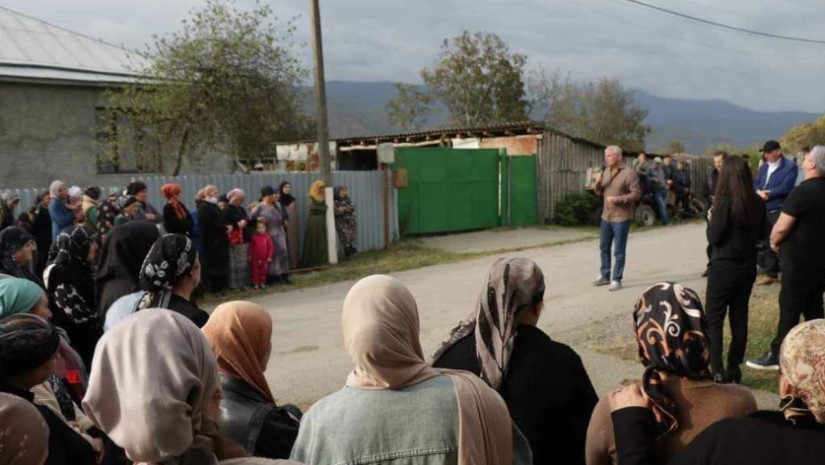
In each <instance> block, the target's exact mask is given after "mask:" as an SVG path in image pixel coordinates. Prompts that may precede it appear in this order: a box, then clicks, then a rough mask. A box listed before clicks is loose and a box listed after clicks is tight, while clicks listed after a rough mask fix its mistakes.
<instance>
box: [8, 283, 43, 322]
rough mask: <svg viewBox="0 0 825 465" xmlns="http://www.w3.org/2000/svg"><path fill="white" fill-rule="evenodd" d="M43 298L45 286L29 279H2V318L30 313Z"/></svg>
mask: <svg viewBox="0 0 825 465" xmlns="http://www.w3.org/2000/svg"><path fill="white" fill-rule="evenodd" d="M42 298H43V288H41V287H40V286H38V285H37V284H35V283H33V282H31V281H29V280H28V279H22V278H5V279H0V318H5V317H7V316H11V315H17V314H19V313H28V312H30V311H31V310H32V309H33V308H34V307H35V306H36V305H37V303H38V302H40V299H42Z"/></svg>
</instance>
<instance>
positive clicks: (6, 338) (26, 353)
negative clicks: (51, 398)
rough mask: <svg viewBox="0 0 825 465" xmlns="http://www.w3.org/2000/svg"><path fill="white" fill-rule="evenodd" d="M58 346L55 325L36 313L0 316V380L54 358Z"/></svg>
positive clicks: (31, 369)
mask: <svg viewBox="0 0 825 465" xmlns="http://www.w3.org/2000/svg"><path fill="white" fill-rule="evenodd" d="M59 346H60V334H59V333H58V331H57V328H55V327H54V325H52V324H51V323H49V322H48V321H46V320H44V319H43V318H40V317H39V316H37V315H32V314H30V313H21V314H18V315H12V316H9V317H5V318H3V319H0V379H6V378H8V377H10V376H16V375H20V374H23V373H29V372H31V371H33V370H35V369H37V368H38V367H40V366H41V365H43V364H44V363H46V362H48V361H49V359H50V358H52V357H54V354H55V353H57V349H58V347H59Z"/></svg>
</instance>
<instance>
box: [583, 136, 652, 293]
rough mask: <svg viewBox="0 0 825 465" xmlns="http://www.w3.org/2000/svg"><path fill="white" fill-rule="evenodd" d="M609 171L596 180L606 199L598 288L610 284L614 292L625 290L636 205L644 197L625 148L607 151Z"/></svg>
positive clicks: (599, 192) (605, 157)
mask: <svg viewBox="0 0 825 465" xmlns="http://www.w3.org/2000/svg"><path fill="white" fill-rule="evenodd" d="M604 161H605V169H604V171H602V174H601V175H599V178H598V179H597V180H596V186H595V187H596V193H598V194H599V195H602V196H604V210H603V211H602V221H601V228H600V232H599V236H600V240H599V250H600V251H601V259H602V266H601V269H600V270H599V277H598V278H597V279H596V281H594V282H593V284H594V285H595V286H604V285H606V284H610V290H611V291H617V290H619V289H621V288H622V274H623V273H624V262H625V248H626V247H627V235H628V233H629V232H630V219H631V217H632V216H633V204H635V203H636V202H638V201H639V199H640V198H641V197H642V190H641V188H640V187H639V178H638V177H637V176H636V172H635V171H634V170H633V169H632V168H630V167H629V166H627V165H626V164H625V163H624V157H623V156H622V149H621V148H620V147H619V146H617V145H611V146H610V147H608V148H606V149H605V150H604ZM611 246H612V247H613V258H614V264H613V276H612V280H611V275H610V249H611Z"/></svg>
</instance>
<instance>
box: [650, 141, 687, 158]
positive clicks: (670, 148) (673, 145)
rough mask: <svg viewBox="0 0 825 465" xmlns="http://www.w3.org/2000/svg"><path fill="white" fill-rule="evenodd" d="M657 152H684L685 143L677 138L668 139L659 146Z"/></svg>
mask: <svg viewBox="0 0 825 465" xmlns="http://www.w3.org/2000/svg"><path fill="white" fill-rule="evenodd" d="M656 152H657V153H667V154H671V155H672V154H674V153H684V152H685V144H683V143H682V142H681V141H678V140H672V141H669V142H668V143H667V144H666V145H665V146H664V147H661V148H659V149H657V150H656Z"/></svg>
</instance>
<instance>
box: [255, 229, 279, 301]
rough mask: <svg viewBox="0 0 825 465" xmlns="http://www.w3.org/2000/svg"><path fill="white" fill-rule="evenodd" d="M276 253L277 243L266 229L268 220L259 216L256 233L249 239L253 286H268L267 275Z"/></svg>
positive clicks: (261, 287)
mask: <svg viewBox="0 0 825 465" xmlns="http://www.w3.org/2000/svg"><path fill="white" fill-rule="evenodd" d="M274 255H275V245H274V244H272V238H271V237H269V233H268V232H267V230H266V221H265V220H264V219H263V218H258V223H257V224H256V225H255V234H253V235H252V239H250V241H249V263H250V264H251V265H252V266H251V268H252V287H253V288H255V289H263V288H265V287H266V275H267V273H268V272H269V264H270V263H272V259H273V257H274Z"/></svg>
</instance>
